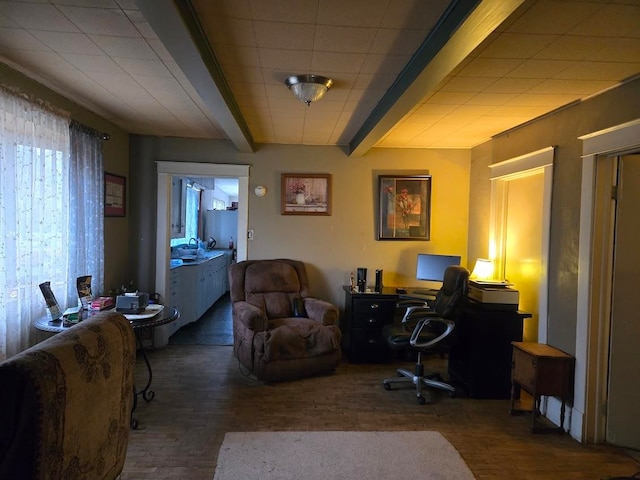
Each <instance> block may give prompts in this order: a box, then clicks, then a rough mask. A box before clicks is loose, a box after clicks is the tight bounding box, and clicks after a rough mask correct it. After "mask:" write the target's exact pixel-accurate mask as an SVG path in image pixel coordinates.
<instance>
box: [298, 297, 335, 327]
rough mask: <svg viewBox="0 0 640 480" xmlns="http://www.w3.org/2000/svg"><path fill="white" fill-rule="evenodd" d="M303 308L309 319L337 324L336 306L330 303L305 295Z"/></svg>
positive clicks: (326, 323) (325, 323)
mask: <svg viewBox="0 0 640 480" xmlns="http://www.w3.org/2000/svg"><path fill="white" fill-rule="evenodd" d="M304 309H305V310H306V311H307V315H308V316H309V318H310V319H311V320H315V321H317V322H320V323H322V324H323V325H338V308H337V307H336V306H335V305H333V304H332V303H329V302H326V301H324V300H320V299H318V298H313V297H305V299H304Z"/></svg>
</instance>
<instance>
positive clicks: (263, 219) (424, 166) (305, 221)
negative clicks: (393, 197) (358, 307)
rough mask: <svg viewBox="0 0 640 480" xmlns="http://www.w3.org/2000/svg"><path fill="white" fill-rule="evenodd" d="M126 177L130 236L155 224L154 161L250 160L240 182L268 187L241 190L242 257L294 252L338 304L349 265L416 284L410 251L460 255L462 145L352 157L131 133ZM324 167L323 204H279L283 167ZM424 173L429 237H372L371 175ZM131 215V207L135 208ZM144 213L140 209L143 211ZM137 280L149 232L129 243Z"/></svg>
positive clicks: (316, 285) (327, 150)
mask: <svg viewBox="0 0 640 480" xmlns="http://www.w3.org/2000/svg"><path fill="white" fill-rule="evenodd" d="M131 145H132V157H133V158H136V162H135V163H133V164H132V178H135V179H136V188H139V189H140V193H139V194H137V195H136V199H134V200H133V201H134V203H135V204H134V205H133V206H132V208H133V209H134V210H137V214H136V213H134V217H133V220H134V226H132V228H134V229H136V231H137V232H138V233H136V234H135V237H137V238H145V239H146V238H151V237H152V236H153V235H154V234H155V220H154V219H152V218H151V212H155V181H156V179H155V175H153V174H151V172H153V171H154V163H153V162H154V161H157V160H163V161H189V162H210V163H230V164H245V165H251V168H250V176H251V178H250V185H249V190H250V192H253V189H254V188H255V187H256V186H257V185H264V186H266V187H267V191H268V193H267V195H266V196H264V197H262V198H259V197H257V196H255V195H253V193H250V195H249V228H250V229H253V230H254V232H255V239H254V240H253V241H251V242H249V252H248V258H250V259H261V258H278V257H287V258H296V259H299V260H303V261H305V262H306V263H307V266H308V270H309V275H310V282H311V287H312V290H313V291H314V293H317V295H318V296H321V297H323V298H326V299H329V300H331V301H332V302H334V303H336V304H337V305H338V306H340V307H342V305H343V303H344V298H343V297H344V293H343V291H342V285H345V284H347V283H348V282H349V273H350V272H351V271H355V269H356V268H357V267H366V268H368V269H369V272H370V273H369V277H370V279H371V283H373V280H374V270H375V269H379V268H382V269H383V270H384V283H385V284H387V285H415V283H416V281H415V262H416V255H417V253H418V252H431V253H452V254H460V255H462V256H463V264H466V253H467V224H468V204H469V187H468V186H469V155H470V152H469V151H464V150H420V149H402V150H400V149H373V150H371V151H370V152H369V153H368V154H367V155H366V156H364V157H360V158H350V157H348V156H347V155H346V154H345V153H344V152H343V150H342V149H340V148H338V147H324V146H322V147H320V146H295V145H261V146H259V150H258V151H257V152H255V153H253V154H241V153H238V152H236V151H235V149H234V148H233V147H232V146H231V145H230V144H229V143H228V142H219V141H205V140H191V139H176V138H173V139H172V138H152V137H142V136H134V137H132V141H131ZM296 172H300V173H329V174H331V175H332V207H331V208H332V214H331V215H330V216H293V215H281V214H280V175H281V174H282V173H296ZM390 173H401V174H407V173H409V174H411V173H430V174H431V175H432V177H433V188H432V199H431V200H432V208H431V241H428V242H423V241H421V242H418V241H377V240H376V230H375V228H376V210H377V175H380V174H390ZM135 215H139V217H138V216H135ZM143 217H144V218H143ZM133 248H134V250H135V252H136V258H137V261H138V272H139V275H140V278H141V282H145V283H147V284H148V285H150V286H151V285H153V278H154V276H155V270H154V267H153V263H154V255H155V248H154V245H151V244H149V243H148V242H145V243H141V242H137V245H135V246H133Z"/></svg>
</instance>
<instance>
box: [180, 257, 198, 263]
mask: <svg viewBox="0 0 640 480" xmlns="http://www.w3.org/2000/svg"><path fill="white" fill-rule="evenodd" d="M197 259H198V256H197V255H182V256H181V257H180V260H182V262H183V263H189V262H195V261H196V260H197Z"/></svg>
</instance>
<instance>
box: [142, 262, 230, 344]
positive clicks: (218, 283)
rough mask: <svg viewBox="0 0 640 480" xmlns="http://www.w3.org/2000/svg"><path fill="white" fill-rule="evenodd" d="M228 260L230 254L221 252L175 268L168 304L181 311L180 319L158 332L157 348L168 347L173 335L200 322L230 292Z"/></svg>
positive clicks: (155, 330) (156, 334)
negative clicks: (185, 326) (183, 327)
mask: <svg viewBox="0 0 640 480" xmlns="http://www.w3.org/2000/svg"><path fill="white" fill-rule="evenodd" d="M228 258H229V255H228V254H226V253H220V254H218V255H217V256H215V257H212V258H203V259H202V260H199V261H197V262H194V263H188V264H183V265H181V266H178V267H173V268H172V269H171V271H170V274H169V282H170V289H169V298H168V299H167V303H168V304H169V305H171V306H172V307H175V308H176V309H177V310H178V312H180V317H179V318H178V319H177V320H176V321H175V322H171V323H168V324H166V325H161V326H159V327H156V328H155V329H154V346H156V347H162V346H164V345H166V344H167V343H168V342H169V337H170V336H171V335H172V334H173V333H175V332H176V331H177V330H178V329H179V328H180V327H182V326H184V325H187V324H188V323H192V322H195V321H196V320H198V319H199V318H200V317H201V316H202V315H203V314H204V313H205V312H206V311H207V310H208V309H209V308H210V307H211V306H212V305H213V304H214V303H215V302H216V301H217V300H218V299H219V298H220V297H222V296H223V295H224V294H225V293H226V292H227V290H228V288H227V284H228V280H227V275H228V266H229V261H228Z"/></svg>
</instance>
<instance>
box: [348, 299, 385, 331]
mask: <svg viewBox="0 0 640 480" xmlns="http://www.w3.org/2000/svg"><path fill="white" fill-rule="evenodd" d="M395 307H396V303H395V301H386V300H356V301H354V302H353V328H381V327H382V326H383V325H385V324H387V323H391V322H392V321H393V315H394V313H395V309H396V308H395Z"/></svg>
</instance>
